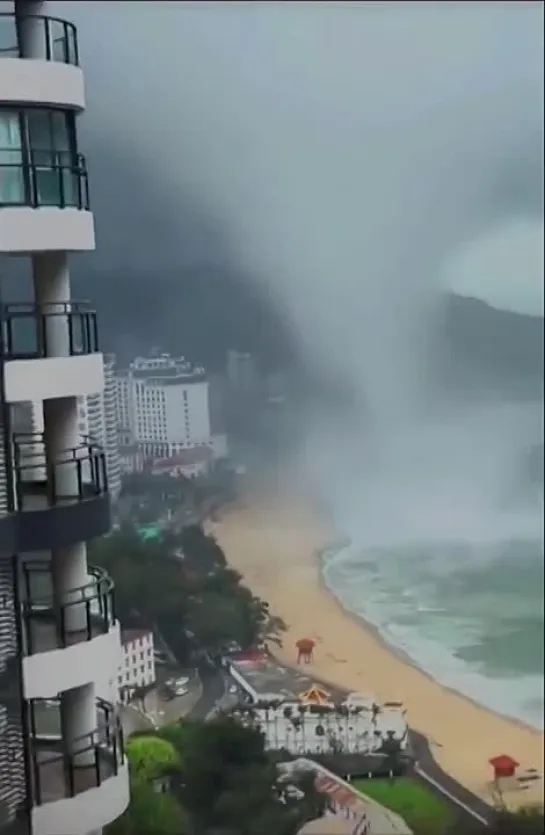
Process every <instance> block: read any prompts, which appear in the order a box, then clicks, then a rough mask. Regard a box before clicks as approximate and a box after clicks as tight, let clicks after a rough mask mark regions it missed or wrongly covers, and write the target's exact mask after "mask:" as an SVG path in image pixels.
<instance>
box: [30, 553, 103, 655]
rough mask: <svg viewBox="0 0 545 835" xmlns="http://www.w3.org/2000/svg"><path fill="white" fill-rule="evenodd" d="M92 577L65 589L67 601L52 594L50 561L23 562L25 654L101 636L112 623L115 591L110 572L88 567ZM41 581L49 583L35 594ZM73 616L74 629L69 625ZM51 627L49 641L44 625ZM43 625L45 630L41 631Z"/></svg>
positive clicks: (63, 646)
mask: <svg viewBox="0 0 545 835" xmlns="http://www.w3.org/2000/svg"><path fill="white" fill-rule="evenodd" d="M88 573H89V575H90V577H91V578H92V579H90V580H89V582H88V583H86V584H85V585H83V586H78V587H76V588H73V589H69V590H66V595H67V597H69V599H67V600H64V601H63V600H58V599H57V598H56V597H55V595H54V593H53V578H52V571H51V564H50V563H49V562H46V561H37V560H36V561H32V562H25V563H23V581H24V596H25V597H24V601H23V603H22V605H21V612H22V622H23V629H24V638H25V650H26V654H27V655H35V654H37V653H40V652H48V651H50V650H51V649H66V647H69V646H73V645H74V644H75V643H82V642H84V641H91V640H92V639H93V638H96V637H97V636H98V635H105V634H106V633H107V632H108V631H109V630H110V629H111V628H112V626H113V625H114V624H115V621H116V614H115V592H114V583H113V580H112V578H111V577H110V575H109V574H108V573H107V572H106V571H104V569H102V568H97V567H89V568H88ZM40 583H41V585H42V586H46V585H47V586H49V587H50V589H51V591H50V592H49V593H47V594H36V593H35V588H36V586H39V585H40ZM72 615H75V616H76V618H77V628H74V625H73V624H70V621H71V619H72V618H71V616H72ZM48 626H50V627H52V633H53V642H52V641H51V635H50V634H49V632H48V630H47V627H48ZM44 628H45V631H44Z"/></svg>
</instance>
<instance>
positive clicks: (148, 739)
mask: <svg viewBox="0 0 545 835" xmlns="http://www.w3.org/2000/svg"><path fill="white" fill-rule="evenodd" d="M125 752H126V754H127V757H128V759H129V764H130V769H131V777H132V778H133V779H134V780H140V781H145V782H153V780H158V779H159V778H161V777H164V776H165V775H169V774H172V773H173V772H175V771H179V770H180V754H179V752H178V751H177V750H176V748H175V747H174V745H173V744H172V743H171V742H169V741H168V740H167V739H164V738H161V737H159V736H156V735H154V734H142V735H138V736H133V737H132V738H131V739H129V740H128V742H127V743H126V745H125Z"/></svg>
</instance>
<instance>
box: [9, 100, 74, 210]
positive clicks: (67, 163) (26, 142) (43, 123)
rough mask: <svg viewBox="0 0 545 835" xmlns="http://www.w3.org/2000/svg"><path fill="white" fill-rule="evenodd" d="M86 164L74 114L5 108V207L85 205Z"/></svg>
mask: <svg viewBox="0 0 545 835" xmlns="http://www.w3.org/2000/svg"><path fill="white" fill-rule="evenodd" d="M80 160H81V158H80V156H79V155H78V153H77V143H76V128H75V116H74V113H73V112H72V111H67V110H60V109H58V108H38V107H28V108H25V109H17V110H14V109H9V110H8V109H4V108H0V205H2V204H4V205H26V204H28V203H30V204H32V205H39V206H65V205H68V206H77V205H79V203H80V202H81V198H82V195H81V182H80V177H81V173H82V165H81V161H80Z"/></svg>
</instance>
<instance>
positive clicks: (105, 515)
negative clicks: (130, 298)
mask: <svg viewBox="0 0 545 835" xmlns="http://www.w3.org/2000/svg"><path fill="white" fill-rule="evenodd" d="M45 6H46V4H44V3H41V2H30V0H26V1H24V0H15V2H14V3H13V4H12V5H11V6H8V5H7V4H2V13H1V21H0V23H1V32H2V43H1V48H0V253H2V254H3V255H4V256H14V257H17V258H19V259H25V263H27V264H28V265H29V269H31V271H32V278H33V282H32V283H33V298H32V301H31V302H30V303H29V302H24V303H22V302H21V303H16V302H14V303H11V304H2V305H1V306H0V335H1V339H0V346H1V352H0V424H1V435H0V441H1V443H0V449H1V454H0V467H1V468H2V470H1V472H0V484H2V492H1V493H0V833H1V835H90V834H91V833H92V835H98V833H100V832H101V831H102V828H103V827H104V826H106V825H107V824H108V823H110V822H111V821H112V820H115V819H116V818H117V817H118V816H119V815H121V814H122V812H123V811H124V810H125V808H126V807H127V805H128V803H129V775H128V765H127V762H126V759H125V756H124V751H123V735H122V731H121V725H120V721H119V717H118V715H117V708H116V705H117V702H118V693H117V691H116V688H115V687H114V686H112V681H117V674H118V668H119V661H120V654H121V641H120V628H119V623H118V621H117V619H116V616H115V608H114V600H113V592H114V589H113V583H112V580H111V578H110V577H108V575H107V574H106V573H105V572H104V571H103V570H101V569H99V568H96V567H93V566H91V565H89V564H88V562H87V550H86V542H87V541H88V540H89V539H91V538H94V537H97V536H101V535H102V534H105V533H106V532H107V531H108V530H109V528H110V520H111V510H110V495H109V490H108V479H107V472H106V451H105V449H104V448H103V447H102V446H101V445H100V443H97V442H95V441H93V440H91V439H90V438H89V437H87V436H85V435H82V434H81V432H80V429H79V426H78V423H79V422H80V418H79V415H78V402H79V401H80V399H81V398H87V397H89V396H94V395H97V394H101V393H102V392H104V384H105V372H104V360H103V355H102V354H101V352H100V347H99V342H98V329H97V318H96V313H95V311H94V310H93V309H92V307H91V306H90V305H89V304H88V303H85V302H81V301H78V300H77V299H73V298H72V295H71V280H70V271H69V263H68V253H71V252H88V251H91V250H93V249H94V248H95V233H94V221H93V214H92V212H91V209H90V205H89V195H88V175H87V165H86V160H85V156H84V155H83V153H82V151H81V148H80V146H79V145H78V129H77V116H78V114H79V113H81V112H82V111H83V110H84V107H85V97H84V84H83V74H82V70H81V68H80V62H79V50H78V32H77V31H76V29H75V27H74V26H73V25H72V24H71V23H70V22H69V21H64V20H59V19H58V18H52V17H49V16H48V15H47V14H46V13H45ZM6 9H7V10H6ZM23 334H24V336H25V338H24V339H23V338H22V335H23ZM29 335H31V337H32V338H31V339H30V340H29ZM28 404H32V409H31V410H30V412H29V408H28ZM29 413H30V414H31V417H32V416H36V417H37V420H36V421H33V420H29V421H27V422H26V423H25V424H24V426H23V430H24V431H21V429H20V426H19V425H18V420H19V415H20V414H23V415H25V414H26V415H27V416H28V414H29ZM44 706H47V711H45V710H43V709H42V708H43V707H44ZM51 712H53V713H54V714H56V721H53V722H52V721H50V724H49V729H50V728H51V726H55V727H57V728H58V729H60V731H59V730H58V731H57V732H56V733H54V734H51V732H50V730H49V731H47V729H46V728H44V727H43V724H42V720H43V716H44V715H48V716H49V717H50V720H51Z"/></svg>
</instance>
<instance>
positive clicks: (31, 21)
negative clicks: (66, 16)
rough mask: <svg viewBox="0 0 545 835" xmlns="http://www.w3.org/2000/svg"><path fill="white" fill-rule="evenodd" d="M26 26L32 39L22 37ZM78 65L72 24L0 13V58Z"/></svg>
mask: <svg viewBox="0 0 545 835" xmlns="http://www.w3.org/2000/svg"><path fill="white" fill-rule="evenodd" d="M25 27H26V28H27V30H28V32H29V35H31V37H30V38H29V39H28V40H29V41H30V43H31V44H32V49H30V44H29V43H28V42H27V43H26V44H25V41H26V40H27V39H26V38H25V37H24V35H25V34H26V33H25V31H24V30H25ZM29 57H32V58H33V59H35V60H36V59H38V60H41V61H48V62H49V61H53V62H58V63H61V64H71V65H72V66H76V67H77V66H79V49H78V34H77V30H76V27H75V26H74V24H73V23H70V22H69V21H67V20H63V19H62V18H59V17H52V16H51V15H36V14H27V15H24V16H22V15H17V14H16V13H15V12H1V13H0V59H2V58H29Z"/></svg>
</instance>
